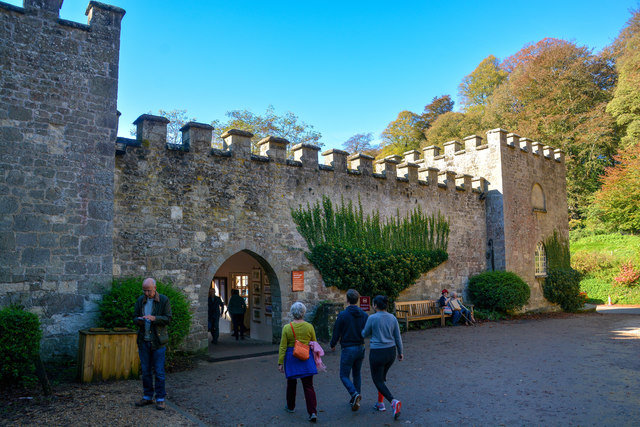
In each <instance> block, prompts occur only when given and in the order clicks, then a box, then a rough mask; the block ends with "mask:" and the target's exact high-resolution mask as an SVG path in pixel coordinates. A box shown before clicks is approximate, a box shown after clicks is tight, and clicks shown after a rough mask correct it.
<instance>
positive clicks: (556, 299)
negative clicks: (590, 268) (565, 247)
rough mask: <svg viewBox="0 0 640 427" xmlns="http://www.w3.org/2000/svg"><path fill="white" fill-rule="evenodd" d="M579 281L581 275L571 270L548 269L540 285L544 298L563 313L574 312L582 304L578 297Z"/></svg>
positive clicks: (582, 299)
mask: <svg viewBox="0 0 640 427" xmlns="http://www.w3.org/2000/svg"><path fill="white" fill-rule="evenodd" d="M581 279H582V275H581V274H580V273H579V272H578V271H576V270H574V269H573V268H554V269H549V271H547V277H546V278H545V280H544V283H543V284H542V290H543V293H544V297H545V298H546V299H547V300H549V301H550V302H553V303H556V304H559V305H560V307H561V308H562V310H564V311H576V310H577V309H579V308H580V307H582V305H583V303H584V298H583V297H582V296H580V280H581Z"/></svg>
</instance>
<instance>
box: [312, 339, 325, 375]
mask: <svg viewBox="0 0 640 427" xmlns="http://www.w3.org/2000/svg"><path fill="white" fill-rule="evenodd" d="M309 347H311V351H313V360H314V361H315V362H316V368H318V370H319V371H322V372H327V367H326V366H325V364H324V363H322V356H324V350H323V349H322V346H320V344H318V343H317V342H316V341H311V342H310V343H309Z"/></svg>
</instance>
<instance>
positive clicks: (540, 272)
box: [536, 242, 547, 277]
mask: <svg viewBox="0 0 640 427" xmlns="http://www.w3.org/2000/svg"><path fill="white" fill-rule="evenodd" d="M546 275H547V251H545V249H544V245H543V244H542V242H538V244H537V245H536V277H546Z"/></svg>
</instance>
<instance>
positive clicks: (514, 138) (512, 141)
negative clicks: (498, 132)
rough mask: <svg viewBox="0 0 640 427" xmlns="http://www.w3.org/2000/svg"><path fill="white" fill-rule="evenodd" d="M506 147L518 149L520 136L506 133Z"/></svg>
mask: <svg viewBox="0 0 640 427" xmlns="http://www.w3.org/2000/svg"><path fill="white" fill-rule="evenodd" d="M507 147H511V148H516V147H520V135H518V134H517V133H513V132H511V133H508V134H507Z"/></svg>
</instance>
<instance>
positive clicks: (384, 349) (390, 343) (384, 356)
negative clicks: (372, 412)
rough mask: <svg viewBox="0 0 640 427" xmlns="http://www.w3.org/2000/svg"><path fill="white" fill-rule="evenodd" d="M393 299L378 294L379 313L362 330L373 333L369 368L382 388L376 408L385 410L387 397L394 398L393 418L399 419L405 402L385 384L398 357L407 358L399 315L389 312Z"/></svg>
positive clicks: (370, 344) (376, 302) (379, 391)
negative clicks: (397, 397) (403, 350)
mask: <svg viewBox="0 0 640 427" xmlns="http://www.w3.org/2000/svg"><path fill="white" fill-rule="evenodd" d="M388 305H389V299H388V298H387V297H386V296H384V295H378V296H377V297H375V298H374V299H373V307H374V309H375V311H376V312H375V313H374V314H372V315H371V316H369V318H368V319H367V323H366V325H365V326H364V330H363V331H362V336H363V337H364V338H367V337H371V341H370V342H369V368H370V369H371V379H373V383H374V384H375V386H376V388H377V389H378V402H377V403H376V404H375V406H374V409H377V410H378V411H384V410H385V407H384V399H385V398H386V399H387V400H388V401H389V402H391V408H392V409H393V418H395V419H398V417H399V416H400V410H401V408H402V403H401V402H400V401H399V400H397V399H394V397H393V395H392V394H391V392H390V391H389V388H388V387H387V385H386V384H385V382H386V381H387V372H388V371H389V368H390V367H391V365H393V362H394V360H395V359H396V350H397V354H398V360H399V361H402V360H404V354H403V353H402V338H400V325H398V319H396V316H394V315H393V314H391V313H389V312H387V306H388Z"/></svg>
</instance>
